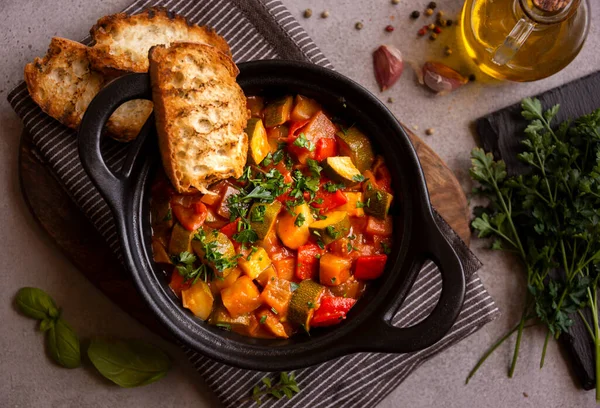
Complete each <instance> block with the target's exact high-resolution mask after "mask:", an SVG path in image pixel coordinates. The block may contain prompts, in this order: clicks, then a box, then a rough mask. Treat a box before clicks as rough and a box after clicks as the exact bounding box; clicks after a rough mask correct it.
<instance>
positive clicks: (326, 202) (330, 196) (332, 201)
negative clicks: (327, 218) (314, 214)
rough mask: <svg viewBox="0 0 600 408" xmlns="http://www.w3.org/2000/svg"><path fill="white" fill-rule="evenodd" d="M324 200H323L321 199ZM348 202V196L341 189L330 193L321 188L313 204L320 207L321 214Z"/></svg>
mask: <svg viewBox="0 0 600 408" xmlns="http://www.w3.org/2000/svg"><path fill="white" fill-rule="evenodd" d="M321 200H322V201H321ZM347 202H348V198H346V196H345V195H344V193H342V192H341V191H340V190H337V191H336V192H335V193H330V192H328V191H325V190H319V192H318V193H317V195H316V197H315V201H314V202H313V203H312V204H311V206H313V207H315V208H319V209H320V213H321V214H325V213H326V212H328V211H331V210H333V209H334V208H337V207H339V206H341V205H344V204H346V203H347Z"/></svg>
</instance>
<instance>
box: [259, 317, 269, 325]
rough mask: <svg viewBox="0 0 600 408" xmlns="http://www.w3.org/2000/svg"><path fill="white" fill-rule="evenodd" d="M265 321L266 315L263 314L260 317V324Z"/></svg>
mask: <svg viewBox="0 0 600 408" xmlns="http://www.w3.org/2000/svg"><path fill="white" fill-rule="evenodd" d="M266 321H267V315H263V316H262V317H261V318H260V324H265V322H266Z"/></svg>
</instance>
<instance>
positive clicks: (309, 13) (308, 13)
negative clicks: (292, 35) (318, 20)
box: [304, 9, 312, 18]
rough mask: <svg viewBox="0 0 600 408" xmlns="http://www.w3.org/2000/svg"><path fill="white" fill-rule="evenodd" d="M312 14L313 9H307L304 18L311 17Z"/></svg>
mask: <svg viewBox="0 0 600 408" xmlns="http://www.w3.org/2000/svg"><path fill="white" fill-rule="evenodd" d="M311 16H312V10H311V9H306V10H304V18H310V17H311Z"/></svg>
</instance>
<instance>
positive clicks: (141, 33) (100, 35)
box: [89, 7, 230, 74]
mask: <svg viewBox="0 0 600 408" xmlns="http://www.w3.org/2000/svg"><path fill="white" fill-rule="evenodd" d="M90 34H91V36H92V39H93V40H94V41H95V44H94V45H93V46H92V47H91V48H90V51H89V55H90V59H91V61H92V66H93V67H94V69H96V70H99V71H102V72H105V73H109V74H114V73H119V72H120V73H123V72H147V71H148V50H149V49H150V47H152V46H153V45H159V44H164V45H169V44H170V43H172V42H177V41H186V42H196V43H200V44H208V45H212V46H214V47H216V48H217V49H218V50H219V51H221V52H223V53H225V54H227V55H230V50H229V46H228V45H227V42H226V41H225V40H224V39H223V38H222V37H221V36H219V35H218V34H217V33H215V32H214V30H212V29H211V28H208V27H200V26H197V25H191V24H189V23H188V21H187V20H186V19H185V18H184V17H182V16H179V15H177V14H174V13H171V12H168V11H167V10H166V9H165V8H163V7H152V8H149V9H148V10H145V11H144V12H142V13H140V14H136V15H132V16H130V15H127V14H125V13H119V14H113V15H110V16H105V17H102V18H101V19H100V20H98V22H97V23H96V25H95V26H93V27H92V29H91V30H90Z"/></svg>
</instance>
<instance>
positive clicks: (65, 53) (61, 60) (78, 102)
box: [25, 37, 152, 141]
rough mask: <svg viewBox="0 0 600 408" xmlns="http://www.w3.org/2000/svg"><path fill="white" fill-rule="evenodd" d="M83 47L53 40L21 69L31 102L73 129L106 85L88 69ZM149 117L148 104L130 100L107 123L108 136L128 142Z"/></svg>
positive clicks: (73, 42) (56, 38)
mask: <svg viewBox="0 0 600 408" xmlns="http://www.w3.org/2000/svg"><path fill="white" fill-rule="evenodd" d="M87 50H88V47H86V46H85V45H83V44H80V43H78V42H75V41H71V40H67V39H65V38H58V37H55V38H53V39H52V41H51V42H50V47H49V48H48V52H47V53H46V55H45V56H44V58H36V59H35V60H34V62H32V63H29V64H27V65H26V66H25V82H26V83H27V89H28V90H29V94H30V95H31V98H32V99H33V100H34V101H35V102H36V103H37V104H38V105H39V106H40V107H41V108H42V110H43V111H44V112H46V113H47V114H48V115H50V116H52V117H53V118H55V119H56V120H58V121H59V122H61V123H62V124H64V125H66V126H68V127H70V128H73V129H77V128H78V127H79V123H80V122H81V119H82V118H83V114H84V113H85V110H86V109H87V107H88V105H89V103H90V102H91V101H92V99H93V98H94V96H96V94H97V93H98V91H100V89H101V88H102V87H103V86H104V84H105V83H106V78H105V76H104V75H102V74H101V73H100V72H96V71H94V70H93V69H92V68H91V65H90V61H89V59H88V57H87ZM150 113H152V102H151V101H147V100H133V101H129V102H126V103H124V104H123V105H121V106H120V107H119V108H118V109H117V110H116V111H115V112H114V113H113V114H112V115H111V117H110V118H109V119H108V122H107V124H106V127H107V130H108V133H109V134H110V136H112V137H113V138H115V139H117V140H120V141H130V140H132V139H134V138H135V136H137V134H138V133H139V131H140V129H141V128H142V126H143V125H144V123H145V122H146V119H148V116H150Z"/></svg>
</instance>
